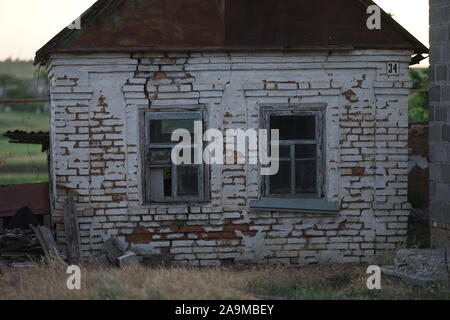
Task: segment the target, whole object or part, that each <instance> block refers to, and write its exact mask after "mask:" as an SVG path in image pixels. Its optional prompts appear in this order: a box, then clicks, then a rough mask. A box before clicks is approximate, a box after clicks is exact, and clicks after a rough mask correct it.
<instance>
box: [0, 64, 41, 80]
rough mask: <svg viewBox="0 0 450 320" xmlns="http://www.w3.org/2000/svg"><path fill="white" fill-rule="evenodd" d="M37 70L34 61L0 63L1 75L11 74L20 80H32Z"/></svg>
mask: <svg viewBox="0 0 450 320" xmlns="http://www.w3.org/2000/svg"><path fill="white" fill-rule="evenodd" d="M36 70H38V68H37V67H35V66H33V62H32V61H0V74H10V75H14V76H16V77H17V78H20V79H32V78H34V76H35V72H36ZM42 70H44V69H42Z"/></svg>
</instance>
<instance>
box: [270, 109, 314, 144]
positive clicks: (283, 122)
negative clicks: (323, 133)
mask: <svg viewBox="0 0 450 320" xmlns="http://www.w3.org/2000/svg"><path fill="white" fill-rule="evenodd" d="M270 129H272V130H273V129H278V130H280V140H314V139H315V138H316V117H315V116H296V115H292V116H271V117H270Z"/></svg>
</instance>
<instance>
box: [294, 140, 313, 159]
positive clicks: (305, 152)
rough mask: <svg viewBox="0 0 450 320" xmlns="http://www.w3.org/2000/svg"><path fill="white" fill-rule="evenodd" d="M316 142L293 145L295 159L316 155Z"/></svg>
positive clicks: (309, 157)
mask: <svg viewBox="0 0 450 320" xmlns="http://www.w3.org/2000/svg"><path fill="white" fill-rule="evenodd" d="M316 148H317V145H316V144H298V145H296V146H295V159H311V158H315V157H316Z"/></svg>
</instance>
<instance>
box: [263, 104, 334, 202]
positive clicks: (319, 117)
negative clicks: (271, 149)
mask: <svg viewBox="0 0 450 320" xmlns="http://www.w3.org/2000/svg"><path fill="white" fill-rule="evenodd" d="M325 108H326V105H322V104H320V105H312V106H289V107H274V106H263V107H261V108H260V119H261V122H260V123H261V128H263V129H267V130H270V129H271V128H270V117H271V116H274V115H275V116H285V115H288V116H290V115H295V116H314V117H315V118H316V139H315V140H289V141H288V140H286V141H280V145H289V146H290V147H291V148H290V150H291V153H290V158H289V160H290V162H291V187H290V189H291V193H290V194H284V195H282V194H272V193H271V192H270V178H271V177H270V176H264V177H263V179H262V180H263V181H262V183H261V195H262V197H263V198H269V199H270V198H278V199H280V198H294V199H305V198H310V199H322V198H323V197H324V196H325V195H324V182H325V173H324V168H325V166H324V161H325V153H326V151H325V150H324V146H325V144H324V142H325V128H324V123H325ZM269 139H270V136H269ZM268 143H269V145H270V141H268ZM300 144H316V145H317V147H316V192H315V193H295V187H296V186H295V182H296V181H295V162H296V160H295V146H296V145H300Z"/></svg>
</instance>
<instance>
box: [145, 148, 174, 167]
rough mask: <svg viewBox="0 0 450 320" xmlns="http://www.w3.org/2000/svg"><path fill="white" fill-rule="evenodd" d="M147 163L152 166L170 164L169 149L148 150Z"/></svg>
mask: <svg viewBox="0 0 450 320" xmlns="http://www.w3.org/2000/svg"><path fill="white" fill-rule="evenodd" d="M149 153H150V154H149V155H150V157H149V161H150V163H151V164H153V165H159V164H171V163H172V159H171V149H150V151H149Z"/></svg>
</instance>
